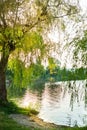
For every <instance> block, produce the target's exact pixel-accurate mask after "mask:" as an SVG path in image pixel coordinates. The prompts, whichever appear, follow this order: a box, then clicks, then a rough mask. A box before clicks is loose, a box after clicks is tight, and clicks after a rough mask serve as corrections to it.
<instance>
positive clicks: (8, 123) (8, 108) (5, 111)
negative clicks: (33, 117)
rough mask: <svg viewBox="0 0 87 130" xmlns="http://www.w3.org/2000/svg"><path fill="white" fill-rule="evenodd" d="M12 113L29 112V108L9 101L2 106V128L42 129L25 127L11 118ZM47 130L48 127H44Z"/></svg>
mask: <svg viewBox="0 0 87 130" xmlns="http://www.w3.org/2000/svg"><path fill="white" fill-rule="evenodd" d="M30 112H31V113H35V111H34V110H33V112H32V111H30ZM11 113H21V114H29V111H28V109H22V108H18V107H17V106H16V105H15V104H14V103H8V104H5V105H4V106H0V130H40V129H38V128H33V127H25V126H22V125H19V124H18V123H16V122H15V121H14V120H12V119H11V118H9V116H8V115H9V114H11ZM43 130H47V129H43ZM49 130H87V127H82V128H78V127H77V128H62V127H60V128H55V129H49Z"/></svg>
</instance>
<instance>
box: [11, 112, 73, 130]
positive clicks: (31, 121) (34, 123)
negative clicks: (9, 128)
mask: <svg viewBox="0 0 87 130" xmlns="http://www.w3.org/2000/svg"><path fill="white" fill-rule="evenodd" d="M9 118H12V119H13V120H14V121H16V122H17V123H18V124H20V125H24V126H26V127H34V128H39V129H52V128H54V129H57V128H71V127H69V126H62V125H56V124H54V123H49V122H44V121H43V120H42V119H40V118H39V117H37V116H36V115H31V116H30V115H29V116H28V115H24V114H10V115H9Z"/></svg>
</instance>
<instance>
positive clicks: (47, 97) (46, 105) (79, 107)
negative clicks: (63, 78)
mask: <svg viewBox="0 0 87 130" xmlns="http://www.w3.org/2000/svg"><path fill="white" fill-rule="evenodd" d="M21 105H22V106H24V107H26V106H28V105H31V106H32V107H34V106H36V107H37V109H39V111H40V113H39V115H38V117H39V118H41V119H43V120H44V121H47V122H50V123H55V124H57V125H66V126H71V127H73V126H79V127H81V126H85V125H87V81H86V80H84V81H68V82H56V83H53V84H52V83H45V86H44V89H43V91H42V93H39V92H38V91H37V90H35V91H31V90H27V91H26V93H25V95H24V97H23V99H22V100H21Z"/></svg>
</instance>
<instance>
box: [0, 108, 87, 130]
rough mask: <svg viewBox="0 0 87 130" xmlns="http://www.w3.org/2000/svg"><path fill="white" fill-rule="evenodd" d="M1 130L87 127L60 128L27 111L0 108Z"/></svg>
mask: <svg viewBox="0 0 87 130" xmlns="http://www.w3.org/2000/svg"><path fill="white" fill-rule="evenodd" d="M7 110H8V111H7ZM33 112H34V111H33ZM34 113H35V112H34ZM0 130H87V127H83V128H78V127H76V128H70V127H66V126H58V125H55V124H53V123H47V122H44V121H43V120H41V119H39V118H38V117H37V116H36V115H35V114H32V113H30V112H28V110H26V109H24V110H23V109H19V108H16V107H15V108H11V107H9V106H8V107H2V108H1V107H0Z"/></svg>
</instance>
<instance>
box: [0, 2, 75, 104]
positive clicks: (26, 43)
mask: <svg viewBox="0 0 87 130" xmlns="http://www.w3.org/2000/svg"><path fill="white" fill-rule="evenodd" d="M76 12H77V8H76V6H74V5H72V4H70V1H65V0H0V103H1V102H4V103H5V102H7V91H6V82H5V81H6V69H7V65H8V61H9V60H10V59H13V58H15V57H16V58H17V57H18V58H19V57H20V59H22V61H23V62H26V58H24V56H20V55H21V54H24V52H25V55H27V54H30V59H29V62H30V63H29V64H31V65H32V58H33V56H36V55H37V53H38V56H36V58H40V59H41V57H42V56H43V54H44V53H45V54H46V51H45V50H46V48H47V45H45V44H44V42H43V39H42V36H41V34H40V32H41V30H42V28H45V26H47V25H48V24H49V23H52V22H53V21H54V19H55V18H57V19H59V18H60V17H63V16H65V15H66V16H70V15H73V14H75V13H76ZM37 30H38V31H37ZM39 31H40V32H39ZM45 47H46V48H45ZM26 63H27V62H26ZM18 74H19V73H18Z"/></svg>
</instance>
